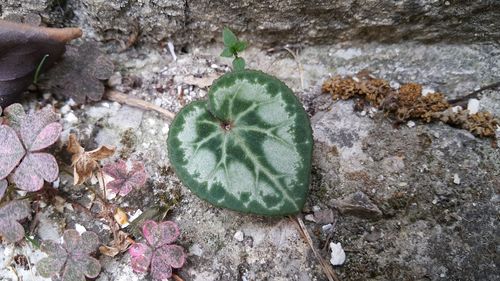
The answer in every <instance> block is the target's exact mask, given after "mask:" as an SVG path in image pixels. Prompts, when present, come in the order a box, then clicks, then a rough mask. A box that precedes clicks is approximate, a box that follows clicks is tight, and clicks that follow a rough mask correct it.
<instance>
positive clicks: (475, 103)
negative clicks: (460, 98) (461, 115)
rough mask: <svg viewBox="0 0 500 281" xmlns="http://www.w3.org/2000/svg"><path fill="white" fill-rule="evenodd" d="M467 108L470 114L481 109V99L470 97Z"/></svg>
mask: <svg viewBox="0 0 500 281" xmlns="http://www.w3.org/2000/svg"><path fill="white" fill-rule="evenodd" d="M467 110H468V111H469V114H476V113H477V112H478V111H479V100H477V99H470V100H469V102H468V103H467Z"/></svg>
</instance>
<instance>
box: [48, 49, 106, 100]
mask: <svg viewBox="0 0 500 281" xmlns="http://www.w3.org/2000/svg"><path fill="white" fill-rule="evenodd" d="M113 69H114V65H113V62H111V61H110V60H109V59H108V58H107V57H106V56H105V55H104V54H103V53H102V52H101V51H100V50H99V47H98V46H97V44H96V43H95V42H85V43H83V44H82V45H81V46H79V47H76V46H68V47H67V51H66V53H65V54H64V56H63V59H62V60H61V61H60V62H58V63H56V65H55V66H54V68H53V69H52V70H51V71H50V72H49V74H48V75H49V77H50V78H51V79H49V80H48V81H46V83H47V85H46V86H48V87H49V88H50V89H51V91H52V92H53V93H55V94H56V95H58V96H62V97H67V98H72V99H73V100H74V101H75V102H77V103H85V102H86V101H87V99H88V100H91V101H99V100H101V98H102V95H103V94H104V90H105V88H104V84H103V80H107V79H109V77H111V75H112V74H113Z"/></svg>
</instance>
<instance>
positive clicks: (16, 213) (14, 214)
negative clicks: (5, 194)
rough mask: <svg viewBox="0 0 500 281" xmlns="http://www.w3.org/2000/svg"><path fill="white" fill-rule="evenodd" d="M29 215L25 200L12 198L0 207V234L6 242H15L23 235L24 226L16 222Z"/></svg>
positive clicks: (29, 210) (29, 211)
mask: <svg viewBox="0 0 500 281" xmlns="http://www.w3.org/2000/svg"><path fill="white" fill-rule="evenodd" d="M30 215H31V209H30V207H29V204H28V202H27V201H21V200H14V201H10V202H8V203H7V204H5V205H3V206H2V207H0V236H2V237H3V239H4V240H6V241H7V242H17V241H19V240H21V239H23V237H24V228H23V226H22V225H21V224H20V223H19V222H18V221H19V220H22V219H25V218H27V217H29V216H30Z"/></svg>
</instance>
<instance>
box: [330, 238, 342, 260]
mask: <svg viewBox="0 0 500 281" xmlns="http://www.w3.org/2000/svg"><path fill="white" fill-rule="evenodd" d="M330 249H331V250H332V254H331V259H330V263H331V264H332V265H343V264H344V262H345V252H344V249H342V245H341V244H340V242H339V243H333V242H331V243H330Z"/></svg>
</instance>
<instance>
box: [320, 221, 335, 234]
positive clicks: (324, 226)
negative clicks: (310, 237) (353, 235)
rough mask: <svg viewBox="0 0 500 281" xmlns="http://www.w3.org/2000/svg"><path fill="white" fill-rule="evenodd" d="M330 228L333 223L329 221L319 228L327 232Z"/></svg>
mask: <svg viewBox="0 0 500 281" xmlns="http://www.w3.org/2000/svg"><path fill="white" fill-rule="evenodd" d="M332 229H333V225H332V224H331V223H329V224H325V225H323V226H322V227H321V230H322V231H323V232H329V231H330V230H332Z"/></svg>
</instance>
